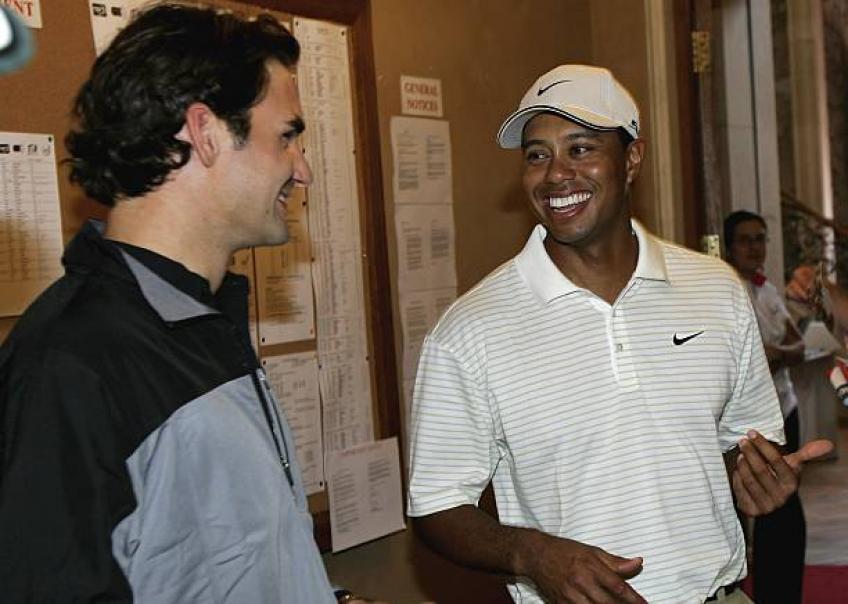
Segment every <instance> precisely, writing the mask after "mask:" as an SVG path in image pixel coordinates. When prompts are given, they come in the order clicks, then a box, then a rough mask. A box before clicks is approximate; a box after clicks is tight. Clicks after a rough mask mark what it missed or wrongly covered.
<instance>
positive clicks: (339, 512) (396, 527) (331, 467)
mask: <svg viewBox="0 0 848 604" xmlns="http://www.w3.org/2000/svg"><path fill="white" fill-rule="evenodd" d="M327 477H328V487H329V495H330V535H331V537H332V540H333V552H338V551H341V550H343V549H347V548H349V547H353V546H354V545H359V544H360V543H365V542H366V541H371V540H372V539H376V538H378V537H383V536H384V535H388V534H389V533H394V532H396V531H401V530H403V529H404V528H406V526H405V525H404V523H403V505H402V495H401V488H400V460H399V458H398V442H397V438H396V437H392V438H387V439H385V440H380V441H377V442H373V443H368V444H365V445H360V446H358V447H354V448H352V449H346V450H344V451H334V452H332V453H328V454H327Z"/></svg>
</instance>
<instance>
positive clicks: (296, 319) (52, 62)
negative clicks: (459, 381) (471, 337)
mask: <svg viewBox="0 0 848 604" xmlns="http://www.w3.org/2000/svg"><path fill="white" fill-rule="evenodd" d="M103 4H105V5H108V4H109V2H108V0H105V1H104V2H103ZM209 4H214V5H217V6H221V7H222V8H229V9H233V10H235V11H237V12H241V13H244V14H247V15H251V14H256V13H258V12H270V13H271V14H273V15H274V16H275V17H276V18H277V19H278V20H280V21H281V22H283V23H285V24H287V25H289V26H290V28H291V29H293V30H294V33H295V36H296V37H298V39H299V40H300V41H301V44H302V47H303V50H302V55H301V61H300V63H299V66H298V74H297V77H298V80H299V87H300V89H301V97H302V98H301V101H302V104H303V106H304V114H305V119H306V122H307V130H306V132H305V134H304V146H305V148H306V155H307V158H308V160H309V161H310V163H311V164H312V168H313V172H314V177H315V182H314V184H313V186H312V187H310V189H308V190H307V191H306V192H305V193H304V194H302V195H301V196H300V197H299V198H296V199H293V200H292V201H291V202H290V203H289V207H290V217H289V218H290V230H291V232H292V233H293V237H292V241H291V242H290V243H289V244H287V245H286V246H282V247H280V248H260V249H255V250H246V251H243V252H240V253H239V254H238V255H237V256H236V258H234V262H233V265H232V266H231V270H233V271H234V272H241V273H244V274H247V275H248V276H249V277H251V281H252V284H253V285H254V288H253V296H252V297H253V299H252V302H251V308H252V312H251V319H252V321H251V324H252V333H253V335H254V344H255V346H256V348H257V350H258V353H259V357H260V361H261V362H262V364H263V366H264V367H265V369H266V373H268V375H269V378H270V379H271V380H272V385H273V379H274V377H275V375H276V376H282V379H281V383H282V384H285V385H286V386H285V387H286V388H290V389H289V390H287V391H286V392H285V393H283V397H291V396H293V393H292V391H291V388H298V387H300V388H302V389H303V391H304V392H306V391H308V390H309V389H310V388H312V387H315V384H314V383H312V384H310V383H309V382H310V380H311V381H312V382H314V381H315V380H316V376H317V381H318V383H319V384H320V386H321V395H322V408H321V413H322V415H321V417H320V418H318V417H317V416H315V415H314V413H313V414H312V415H311V416H310V414H309V412H308V411H306V412H304V413H303V415H301V416H298V417H296V418H295V420H294V421H292V422H291V423H292V425H293V429H294V430H295V432H296V437H297V432H298V430H302V431H303V433H304V434H305V435H306V436H305V437H304V438H302V439H298V442H299V443H300V442H301V440H303V441H304V442H307V443H309V442H310V436H311V437H315V435H316V432H315V430H314V429H313V430H311V431H310V423H313V424H314V421H320V422H321V425H323V426H324V430H323V431H322V430H321V429H320V427H319V429H318V432H317V437H318V439H319V442H318V445H316V446H318V447H319V450H318V451H317V453H318V455H317V457H318V458H319V459H320V453H321V451H320V447H321V444H320V443H321V441H323V447H324V448H327V447H333V448H336V449H339V448H345V447H348V446H351V445H355V444H358V443H360V442H363V439H365V442H367V440H371V439H373V440H377V439H381V438H386V437H390V436H398V437H400V420H399V402H398V401H399V398H398V397H399V391H398V384H397V374H396V365H395V350H394V346H395V337H394V334H393V322H392V304H391V297H390V296H391V293H390V292H391V288H390V280H389V279H390V278H389V267H388V256H387V254H388V252H387V243H386V242H387V237H386V225H385V216H384V209H383V207H384V206H383V191H382V186H383V185H382V183H383V179H382V174H381V171H380V170H381V168H380V143H379V130H378V119H377V109H376V98H375V91H376V86H375V77H374V60H373V50H372V48H373V46H372V43H371V24H370V8H369V3H368V1H367V0H338V1H330V0H324V1H322V2H315V1H310V0H278V1H274V0H256V1H252V2H246V1H245V2H235V1H231V0H213V1H212V2H209ZM88 11H89V3H88V2H87V1H83V0H79V1H75V2H67V3H65V2H61V3H60V2H51V1H46V2H45V1H42V2H41V14H42V23H43V27H42V28H41V29H33V30H32V33H33V34H34V38H35V42H36V45H37V51H36V56H35V58H34V60H33V61H32V62H31V63H30V64H29V65H28V66H27V68H25V69H24V70H22V71H20V72H18V73H15V74H12V75H9V76H6V77H4V78H2V79H0V97H2V98H3V99H4V102H3V105H2V108H0V131H7V132H24V133H43V134H50V135H52V136H53V138H54V139H55V141H57V142H56V145H55V153H56V160H57V162H59V165H60V169H59V175H58V190H59V198H60V216H61V225H62V226H61V228H62V239H63V241H64V242H65V243H67V242H68V241H69V240H70V239H71V238H72V237H73V235H74V234H75V233H76V232H77V231H78V230H79V228H80V227H81V225H82V224H83V222H84V221H85V220H86V219H88V218H92V217H93V218H100V219H103V218H105V217H106V209H105V208H103V207H102V206H100V205H99V204H97V203H95V202H93V201H91V200H89V199H86V197H85V195H84V193H83V192H82V191H81V190H80V189H79V188H77V187H75V186H73V185H71V184H70V183H69V181H68V175H67V170H66V169H65V168H64V166H63V164H62V161H63V160H64V159H66V158H67V153H66V151H65V149H64V146H63V145H62V144H61V141H62V140H63V139H64V137H65V134H66V133H67V132H68V129H69V127H70V108H71V103H72V100H73V98H74V96H75V95H76V92H77V91H78V89H79V87H80V85H81V84H82V83H83V82H84V80H85V79H86V77H87V75H88V72H89V69H90V66H91V65H92V63H93V61H94V59H95V49H94V41H93V36H92V26H91V21H90V17H89V13H88ZM322 36H324V37H323V38H322ZM310 53H313V54H310ZM328 53H329V54H328ZM317 54H321V55H322V57H321V58H317V59H316V55H317ZM324 55H327V56H324ZM327 57H329V58H327ZM322 61H323V62H322ZM328 61H330V62H334V65H333V66H329V67H328V63H327V62H328ZM340 61H344V63H345V64H343V65H342V68H341V69H340V68H339V65H340V64H341V63H340ZM340 91H341V92H340ZM342 93H343V94H342ZM10 100H11V101H10ZM342 118H343V119H342ZM298 202H299V203H298ZM345 204H346V205H345ZM345 215H347V219H345V218H344V216H345ZM0 218H2V217H0ZM345 220H347V222H345ZM293 267H295V268H293ZM296 267H299V268H296ZM293 291H294V292H297V293H296V294H293V293H292V292H293ZM340 300H341V302H340ZM340 308H341V309H342V310H339V309H340ZM15 321H16V317H3V318H0V339H2V338H5V336H6V335H7V334H8V332H9V330H10V329H11V328H12V327H13V325H14V323H15ZM311 367H315V368H317V372H316V371H315V370H314V369H310V368H311ZM292 376H296V377H297V379H291V378H292ZM340 385H341V386H340ZM334 388H335V390H334ZM346 388H347V390H346ZM351 389H352V390H356V391H357V392H359V396H360V399H361V401H360V402H362V401H364V402H362V404H361V405H360V406H361V407H362V408H361V409H358V410H357V409H356V408H353V407H350V406H348V407H345V405H349V404H351V403H350V398H351V397H349V396H348V394H349V393H350V392H351V391H352V390H351ZM363 393H364V394H363ZM353 398H356V397H353ZM328 409H329V410H330V411H329V412H328ZM313 411H314V410H313ZM357 413H358V414H359V416H358V418H355V421H351V419H350V418H351V416H352V415H353V416H356V414H357ZM287 414H288V415H289V416H290V418H291V413H287ZM295 415H297V412H295ZM310 418H311V419H310ZM333 422H335V423H337V424H339V426H338V429H336V430H333V429H328V428H327V426H328V425H330V424H333ZM296 424H302V425H296ZM311 427H312V428H314V425H312V426H311ZM312 444H313V445H314V444H315V443H314V439H313V441H312ZM314 453H316V451H314V450H313V451H311V452H310V451H307V452H306V455H307V457H308V458H307V459H300V458H299V461H300V462H301V466H303V468H304V474H305V478H307V481H306V482H309V475H310V472H311V470H310V463H313V464H314V463H315V457H316V456H315V455H314ZM312 469H315V468H312ZM320 474H321V472H317V474H315V475H316V476H319V477H318V478H315V480H314V481H313V484H312V485H311V488H310V490H311V491H314V493H313V494H311V495H310V496H309V507H310V510H311V511H312V513H313V517H314V519H315V533H316V540H317V541H318V544H319V546H320V547H321V549H322V550H327V549H329V547H330V529H329V513H328V509H329V504H328V498H327V491H326V483H325V482H320V481H321V478H320Z"/></svg>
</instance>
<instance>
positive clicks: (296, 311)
mask: <svg viewBox="0 0 848 604" xmlns="http://www.w3.org/2000/svg"><path fill="white" fill-rule="evenodd" d="M295 191H297V194H296V195H293V196H292V198H291V199H290V200H289V204H288V217H287V219H286V222H287V224H288V227H289V241H288V243H285V244H283V245H278V246H274V247H258V248H256V249H255V257H256V280H257V284H258V285H257V288H256V292H257V297H258V301H259V341H260V343H261V344H262V345H263V346H268V345H271V344H281V343H284V342H295V341H298V340H311V339H313V338H314V337H315V310H314V306H315V302H314V300H313V297H312V256H311V251H310V243H309V227H308V224H307V218H306V216H307V213H306V197H305V196H304V194H303V189H296V190H295Z"/></svg>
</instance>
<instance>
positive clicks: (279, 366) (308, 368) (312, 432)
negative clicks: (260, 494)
mask: <svg viewBox="0 0 848 604" xmlns="http://www.w3.org/2000/svg"><path fill="white" fill-rule="evenodd" d="M262 367H263V369H264V370H265V374H266V376H267V377H268V383H269V384H270V385H271V389H272V390H273V392H274V397H275V398H276V399H277V404H278V405H279V406H280V410H281V411H282V413H283V414H284V415H285V417H286V420H287V421H288V424H289V427H290V428H291V431H292V434H293V436H294V444H295V451H296V455H297V462H298V465H299V466H300V472H301V475H302V476H303V487H304V490H305V491H306V494H307V495H311V494H313V493H318V492H319V491H323V490H324V449H323V446H322V439H321V402H320V398H319V395H318V358H317V357H316V355H315V352H303V353H295V354H285V355H278V356H269V357H265V358H263V359H262Z"/></svg>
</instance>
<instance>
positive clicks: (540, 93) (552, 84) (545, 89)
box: [536, 80, 574, 96]
mask: <svg viewBox="0 0 848 604" xmlns="http://www.w3.org/2000/svg"><path fill="white" fill-rule="evenodd" d="M573 81H574V80H557V81H556V82H551V83H550V84H548V85H547V86H543V87H541V88H539V92H537V93H536V96H542V95H543V94H545V93H546V92H547V91H548V90H550V89H551V88H553V87H554V86H556V85H557V84H564V83H565V82H573Z"/></svg>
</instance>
